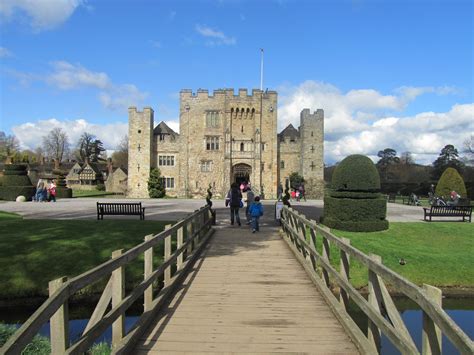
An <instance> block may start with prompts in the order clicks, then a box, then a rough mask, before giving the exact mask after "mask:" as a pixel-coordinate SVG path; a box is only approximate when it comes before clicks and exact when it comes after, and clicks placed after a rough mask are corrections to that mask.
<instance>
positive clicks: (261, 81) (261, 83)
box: [260, 48, 263, 91]
mask: <svg viewBox="0 0 474 355" xmlns="http://www.w3.org/2000/svg"><path fill="white" fill-rule="evenodd" d="M260 90H261V91H263V48H260Z"/></svg>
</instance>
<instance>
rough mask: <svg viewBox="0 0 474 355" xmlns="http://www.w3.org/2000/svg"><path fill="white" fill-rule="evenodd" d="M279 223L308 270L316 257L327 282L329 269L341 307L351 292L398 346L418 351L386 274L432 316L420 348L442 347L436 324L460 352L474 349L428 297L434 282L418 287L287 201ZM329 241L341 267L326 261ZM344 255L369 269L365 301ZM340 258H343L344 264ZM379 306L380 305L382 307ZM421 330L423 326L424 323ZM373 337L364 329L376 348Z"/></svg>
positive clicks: (370, 332)
mask: <svg viewBox="0 0 474 355" xmlns="http://www.w3.org/2000/svg"><path fill="white" fill-rule="evenodd" d="M282 226H283V230H284V231H285V233H286V235H287V237H288V238H289V239H290V241H289V243H291V244H292V245H293V250H295V251H297V252H298V253H300V254H302V255H303V257H304V259H301V260H305V261H308V263H309V264H311V266H312V267H311V271H312V272H313V273H314V274H316V271H315V270H316V263H317V262H318V263H319V266H320V267H321V268H322V276H323V279H324V281H325V282H324V283H325V285H326V287H328V288H329V287H330V282H329V274H330V275H331V276H332V277H333V278H334V281H335V282H336V283H337V284H338V286H339V287H340V288H341V295H340V298H341V303H343V304H344V306H345V308H346V307H347V302H348V300H349V297H351V298H352V299H353V300H354V302H355V303H356V304H357V305H358V306H359V307H360V308H361V310H362V311H363V312H364V313H365V314H366V315H367V317H368V318H369V320H370V321H369V328H370V326H371V323H373V325H375V326H376V327H377V330H378V331H379V332H380V330H382V331H383V333H384V334H385V335H387V337H388V338H389V339H390V340H391V341H392V342H393V343H394V345H395V346H396V347H397V348H398V349H399V350H401V351H402V352H404V353H419V351H418V350H417V348H416V346H415V344H414V342H413V340H412V339H411V336H410V335H409V333H408V330H407V329H406V327H405V324H404V323H403V321H402V320H401V317H399V315H398V311H397V310H396V308H395V305H394V304H393V301H392V299H391V297H390V295H389V294H388V291H387V289H386V287H385V284H384V282H383V280H382V279H385V280H387V281H388V282H389V283H391V284H392V285H393V286H395V287H396V289H397V291H400V292H401V293H403V294H405V295H406V296H408V297H409V298H410V299H412V300H413V301H414V302H415V303H417V304H418V305H419V306H420V308H421V309H422V310H423V312H424V314H425V315H426V316H427V317H429V319H430V320H431V322H433V328H435V329H433V331H432V332H430V333H429V334H426V340H425V339H424V341H423V347H424V349H423V352H424V351H425V347H428V348H430V349H431V348H433V347H435V348H436V347H439V352H441V338H440V336H439V334H436V328H438V329H439V330H440V331H441V332H442V333H443V334H445V335H446V336H447V337H448V338H449V339H450V340H451V342H452V343H453V345H454V346H455V347H456V348H457V349H458V350H459V351H460V352H461V353H469V354H472V353H474V343H473V341H472V340H471V339H470V338H469V336H467V335H466V334H465V333H464V332H463V330H462V329H461V328H460V327H459V326H458V325H457V324H456V323H455V322H454V321H453V320H452V319H451V317H449V315H448V314H447V313H446V312H445V311H444V310H443V309H442V308H441V306H440V304H438V303H436V302H435V301H433V299H432V297H430V293H431V292H433V291H432V290H433V289H435V288H434V287H432V286H429V285H425V286H424V289H422V288H420V287H419V286H417V285H415V284H414V283H412V282H410V281H408V280H407V279H405V278H403V277H402V276H400V275H398V274H397V273H395V272H394V271H392V270H391V269H389V268H387V267H386V266H384V265H383V264H382V262H381V258H380V257H379V256H376V255H370V256H368V255H365V254H364V253H362V252H361V251H360V250H358V249H356V248H354V247H353V246H351V245H350V240H348V239H345V238H342V239H341V238H338V237H336V236H335V235H333V234H332V233H330V232H329V231H328V230H327V229H325V228H323V227H322V226H320V225H318V224H317V223H316V221H314V220H309V219H307V218H306V217H305V216H304V215H301V214H299V213H298V212H297V211H295V210H293V209H291V208H288V207H286V206H285V207H284V208H283V210H282ZM307 229H309V232H310V236H311V237H310V239H309V242H308V241H307V236H306V234H307V233H306V230H307ZM317 233H319V234H320V235H321V236H322V238H323V240H322V241H323V243H322V244H323V249H322V250H323V255H320V254H319V253H318V252H317V251H316V235H317ZM329 242H331V243H333V244H334V245H335V246H336V247H337V248H338V249H339V250H340V253H341V271H339V272H338V271H337V270H336V269H335V268H334V267H333V266H332V265H331V263H330V260H329ZM291 244H290V246H291ZM349 256H352V257H354V258H355V259H356V260H358V261H359V262H360V263H362V264H363V265H365V266H366V267H367V268H368V270H369V301H367V300H366V299H365V298H364V297H363V296H362V295H361V294H360V293H359V292H358V291H357V290H356V289H355V288H354V287H353V286H352V285H351V283H350V282H349V281H348V279H349V261H348V260H349ZM342 263H344V265H343V264H342ZM318 277H319V276H318ZM436 290H437V289H436ZM436 290H435V292H436ZM440 292H441V291H439V298H440V297H441V294H440ZM334 297H335V296H334ZM381 306H383V307H381ZM382 310H384V311H383V312H382ZM384 312H385V314H384ZM395 313H396V314H395ZM384 316H386V317H387V318H388V320H387V319H385V317H384ZM373 325H372V327H373ZM395 325H396V326H395ZM427 328H428V327H427ZM377 330H375V331H377ZM424 330H425V331H426V329H424ZM376 338H377V335H376V334H374V329H372V330H370V329H369V340H371V342H372V343H373V344H374V346H375V348H377V349H378V348H379V346H380V344H379V341H378V340H377V339H376Z"/></svg>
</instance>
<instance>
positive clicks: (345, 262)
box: [339, 238, 351, 311]
mask: <svg viewBox="0 0 474 355" xmlns="http://www.w3.org/2000/svg"><path fill="white" fill-rule="evenodd" d="M341 240H342V241H343V242H344V243H345V244H347V245H351V241H350V239H347V238H341ZM340 253H341V269H340V271H339V272H340V274H341V277H342V278H343V279H344V280H346V281H349V255H348V254H347V253H346V252H345V251H344V250H342V249H341V250H340ZM339 301H340V302H341V304H342V306H343V307H344V308H345V309H346V311H347V310H348V309H349V295H348V294H347V292H346V291H345V290H344V289H343V288H342V287H341V288H340V292H339Z"/></svg>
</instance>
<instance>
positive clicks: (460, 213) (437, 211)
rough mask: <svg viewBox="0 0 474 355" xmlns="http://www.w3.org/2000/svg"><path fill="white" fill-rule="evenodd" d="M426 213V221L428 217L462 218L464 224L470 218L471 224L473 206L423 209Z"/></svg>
mask: <svg viewBox="0 0 474 355" xmlns="http://www.w3.org/2000/svg"><path fill="white" fill-rule="evenodd" d="M423 210H424V212H425V217H424V219H425V221H426V220H427V219H426V218H427V217H430V219H429V221H430V222H431V217H462V221H463V222H464V221H465V220H466V218H469V222H471V216H472V206H431V207H430V208H423Z"/></svg>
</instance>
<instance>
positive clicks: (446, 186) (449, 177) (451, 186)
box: [435, 168, 467, 198]
mask: <svg viewBox="0 0 474 355" xmlns="http://www.w3.org/2000/svg"><path fill="white" fill-rule="evenodd" d="M451 191H456V192H457V193H458V194H460V195H461V197H464V198H465V197H466V196H467V190H466V185H464V180H463V178H462V177H461V175H460V174H459V173H458V171H457V170H456V169H454V168H447V169H446V170H445V171H444V172H443V174H442V175H441V177H440V178H439V181H438V184H437V185H436V190H435V193H436V195H438V196H445V197H449V194H450V193H451Z"/></svg>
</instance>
